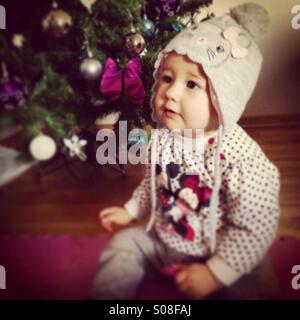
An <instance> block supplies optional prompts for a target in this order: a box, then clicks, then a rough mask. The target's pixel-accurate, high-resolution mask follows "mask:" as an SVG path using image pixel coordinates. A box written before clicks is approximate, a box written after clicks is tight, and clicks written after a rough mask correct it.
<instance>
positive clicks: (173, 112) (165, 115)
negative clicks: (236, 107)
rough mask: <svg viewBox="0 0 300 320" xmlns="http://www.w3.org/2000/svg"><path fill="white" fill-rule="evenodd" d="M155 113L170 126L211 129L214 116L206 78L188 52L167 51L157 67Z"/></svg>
mask: <svg viewBox="0 0 300 320" xmlns="http://www.w3.org/2000/svg"><path fill="white" fill-rule="evenodd" d="M154 108H155V113H156V117H157V119H158V121H159V123H160V124H162V125H163V126H165V127H166V128H168V129H169V130H174V129H177V130H183V129H193V136H195V132H196V129H202V130H208V129H211V125H212V120H213V119H214V120H215V117H216V111H215V110H214V108H213V106H212V103H211V100H210V96H209V88H208V83H207V78H206V76H205V74H204V72H203V70H202V68H201V67H200V66H199V65H198V64H197V63H194V62H192V61H191V60H190V59H189V58H188V57H187V56H185V55H179V54H177V53H174V52H172V53H170V54H169V55H168V56H167V58H166V59H165V60H164V61H163V62H162V65H161V67H160V73H159V79H158V86H157V89H156V94H155V98H154Z"/></svg>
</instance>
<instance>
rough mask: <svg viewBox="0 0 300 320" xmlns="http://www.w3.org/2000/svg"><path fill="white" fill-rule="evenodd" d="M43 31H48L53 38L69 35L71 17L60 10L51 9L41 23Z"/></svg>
mask: <svg viewBox="0 0 300 320" xmlns="http://www.w3.org/2000/svg"><path fill="white" fill-rule="evenodd" d="M42 26H43V29H44V30H46V31H50V32H51V33H52V34H53V35H54V36H55V37H57V38H63V37H65V36H66V35H68V34H69V32H70V30H71V28H72V26H73V21H72V17H71V16H70V15H69V14H68V13H67V12H65V11H64V10H61V9H53V10H51V11H50V12H49V13H48V15H47V16H46V17H45V18H44V19H43V21H42Z"/></svg>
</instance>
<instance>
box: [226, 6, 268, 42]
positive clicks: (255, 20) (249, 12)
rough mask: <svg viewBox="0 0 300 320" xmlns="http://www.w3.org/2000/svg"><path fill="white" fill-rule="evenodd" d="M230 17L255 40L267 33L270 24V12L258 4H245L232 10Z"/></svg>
mask: <svg viewBox="0 0 300 320" xmlns="http://www.w3.org/2000/svg"><path fill="white" fill-rule="evenodd" d="M230 15H231V17H232V18H233V19H235V20H236V21H237V22H238V23H239V24H240V25H241V26H242V27H244V28H245V29H246V30H247V31H248V32H249V33H250V34H251V35H252V37H253V38H254V39H259V38H260V36H261V35H263V34H264V33H266V31H267V28H268V25H269V23H270V17H269V13H268V11H267V10H266V9H265V8H263V7H262V6H260V5H258V4H256V3H252V2H250V3H245V4H242V5H239V6H237V7H234V8H232V9H231V10H230Z"/></svg>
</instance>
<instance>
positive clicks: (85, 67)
mask: <svg viewBox="0 0 300 320" xmlns="http://www.w3.org/2000/svg"><path fill="white" fill-rule="evenodd" d="M85 44H86V49H87V55H88V57H87V58H85V59H84V60H83V61H82V62H81V64H80V73H81V75H82V77H83V78H84V79H86V80H89V81H93V80H99V77H100V74H101V72H102V69H103V66H102V64H101V62H100V61H98V60H97V59H95V58H94V57H93V54H92V52H91V50H90V46H89V42H88V40H86V42H85Z"/></svg>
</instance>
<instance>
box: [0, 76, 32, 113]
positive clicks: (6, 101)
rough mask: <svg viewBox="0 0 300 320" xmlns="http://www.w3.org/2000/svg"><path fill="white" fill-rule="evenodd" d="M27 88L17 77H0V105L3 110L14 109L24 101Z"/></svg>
mask: <svg viewBox="0 0 300 320" xmlns="http://www.w3.org/2000/svg"><path fill="white" fill-rule="evenodd" d="M26 96H27V90H26V88H25V86H24V84H23V82H22V81H21V80H20V79H19V78H17V77H12V76H8V77H4V78H1V79H0V105H1V106H2V107H3V108H4V109H5V110H14V109H16V108H17V107H18V106H21V105H22V104H24V103H25V98H26Z"/></svg>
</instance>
